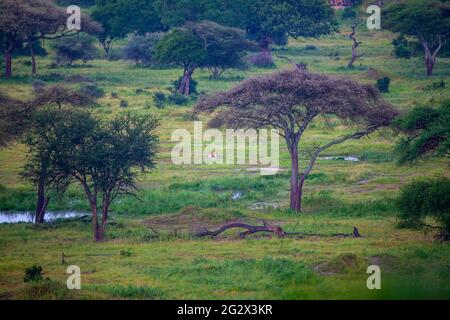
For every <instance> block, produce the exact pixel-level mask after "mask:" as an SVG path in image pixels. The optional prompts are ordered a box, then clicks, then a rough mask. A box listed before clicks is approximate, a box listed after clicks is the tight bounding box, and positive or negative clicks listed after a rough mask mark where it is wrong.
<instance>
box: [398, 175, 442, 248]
mask: <svg viewBox="0 0 450 320" xmlns="http://www.w3.org/2000/svg"><path fill="white" fill-rule="evenodd" d="M397 205H398V207H399V209H400V211H401V213H400V215H399V218H400V222H401V225H402V226H406V227H418V228H423V227H425V226H426V224H425V219H426V218H427V217H431V218H433V219H435V220H436V222H437V223H438V224H439V227H440V229H441V236H442V237H443V239H444V240H450V179H448V178H445V177H441V178H435V179H424V180H416V181H413V182H412V183H410V184H408V185H406V186H404V187H403V188H402V189H401V190H400V196H399V198H398V199H397Z"/></svg>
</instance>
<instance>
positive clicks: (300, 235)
mask: <svg viewBox="0 0 450 320" xmlns="http://www.w3.org/2000/svg"><path fill="white" fill-rule="evenodd" d="M232 228H242V229H247V231H245V232H241V233H240V234H239V235H240V237H241V238H245V236H247V235H250V234H253V233H257V232H271V233H275V234H276V235H277V236H278V237H279V238H285V237H286V236H297V237H298V238H303V237H304V236H310V237H353V238H361V237H362V236H361V235H360V233H359V230H358V228H357V227H354V228H353V233H334V234H331V235H324V234H316V233H301V232H285V231H284V230H283V229H282V228H281V227H280V226H271V225H268V224H266V223H265V222H264V225H263V226H252V225H249V224H246V223H229V224H226V225H224V226H222V227H220V228H219V229H217V230H212V231H210V230H207V229H205V230H203V231H200V232H198V233H197V234H196V236H197V237H207V236H212V237H216V236H218V235H219V234H221V233H223V232H225V231H226V230H228V229H232Z"/></svg>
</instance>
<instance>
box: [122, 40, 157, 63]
mask: <svg viewBox="0 0 450 320" xmlns="http://www.w3.org/2000/svg"><path fill="white" fill-rule="evenodd" d="M161 38H162V34H160V33H146V34H145V35H139V34H134V35H132V36H131V37H130V38H129V39H128V42H127V44H126V45H125V47H124V48H123V49H122V53H123V58H124V59H126V60H132V61H134V62H135V64H136V65H140V64H143V65H144V66H148V65H151V64H152V63H154V62H155V61H154V50H155V45H156V43H157V42H158V41H159V40H160V39H161Z"/></svg>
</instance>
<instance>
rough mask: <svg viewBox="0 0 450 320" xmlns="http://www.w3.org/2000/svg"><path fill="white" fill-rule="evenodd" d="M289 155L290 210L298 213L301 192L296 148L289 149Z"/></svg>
mask: <svg viewBox="0 0 450 320" xmlns="http://www.w3.org/2000/svg"><path fill="white" fill-rule="evenodd" d="M290 154H291V210H293V211H297V212H300V211H301V205H300V198H301V193H300V192H301V191H300V186H299V181H298V146H297V145H294V146H292V147H291V148H290Z"/></svg>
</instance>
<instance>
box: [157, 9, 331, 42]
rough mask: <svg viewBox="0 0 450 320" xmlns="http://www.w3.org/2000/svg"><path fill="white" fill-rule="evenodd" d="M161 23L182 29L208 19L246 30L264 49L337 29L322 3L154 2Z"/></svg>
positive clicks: (329, 11) (329, 10)
mask: <svg viewBox="0 0 450 320" xmlns="http://www.w3.org/2000/svg"><path fill="white" fill-rule="evenodd" d="M155 6H156V8H157V10H158V12H159V13H160V16H161V21H162V22H163V23H165V24H167V25H169V26H173V27H178V26H182V25H183V24H184V23H185V22H187V21H201V20H210V21H214V22H217V23H219V24H221V25H225V26H230V27H236V28H240V29H244V30H246V31H247V33H248V35H249V36H250V37H251V38H252V39H254V40H256V41H258V42H259V44H260V46H261V48H262V49H264V50H268V48H269V46H270V45H271V44H278V45H280V44H285V43H286V40H287V36H288V35H289V36H292V37H300V36H305V37H316V36H320V35H323V34H328V33H331V32H333V31H334V30H335V28H336V25H337V24H336V21H335V18H334V12H333V9H332V8H331V7H330V5H329V4H328V2H327V1H323V0H282V1H280V0H235V1H228V0H190V1H188V0H156V1H155Z"/></svg>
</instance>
